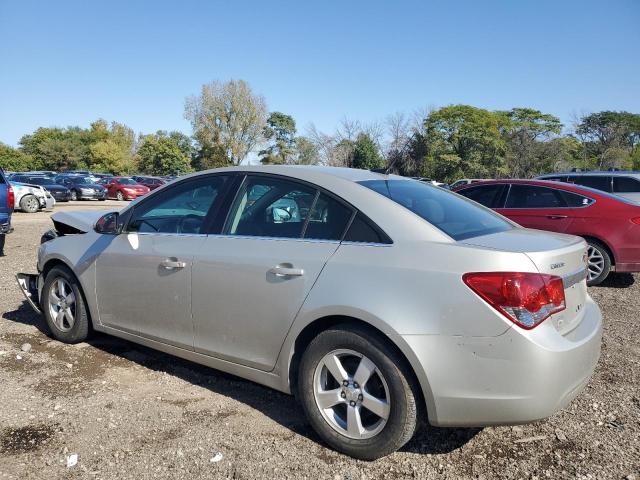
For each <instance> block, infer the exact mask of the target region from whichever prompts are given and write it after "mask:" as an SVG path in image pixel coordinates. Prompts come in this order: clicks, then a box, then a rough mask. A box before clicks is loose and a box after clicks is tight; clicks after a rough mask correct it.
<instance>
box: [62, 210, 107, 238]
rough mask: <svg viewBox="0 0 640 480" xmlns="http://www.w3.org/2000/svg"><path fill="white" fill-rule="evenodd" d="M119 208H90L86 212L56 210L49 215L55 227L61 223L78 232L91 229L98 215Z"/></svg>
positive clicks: (100, 215)
mask: <svg viewBox="0 0 640 480" xmlns="http://www.w3.org/2000/svg"><path fill="white" fill-rule="evenodd" d="M117 211H119V209H117V208H116V209H111V210H92V211H88V212H58V213H54V214H53V215H51V220H53V223H54V225H56V227H57V226H58V225H59V224H61V225H65V226H67V227H71V228H72V229H75V230H78V231H80V232H83V233H86V232H89V231H91V230H93V226H94V225H95V223H96V222H97V221H98V219H99V218H100V217H102V216H103V215H106V214H107V213H111V212H117Z"/></svg>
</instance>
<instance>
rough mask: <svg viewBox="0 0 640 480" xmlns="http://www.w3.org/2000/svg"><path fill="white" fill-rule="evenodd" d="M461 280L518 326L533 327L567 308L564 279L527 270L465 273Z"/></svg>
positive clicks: (528, 328)
mask: <svg viewBox="0 0 640 480" xmlns="http://www.w3.org/2000/svg"><path fill="white" fill-rule="evenodd" d="M462 280H463V281H464V283H466V284H467V286H468V287H469V288H471V290H473V291H474V292H475V293H477V294H478V295H479V296H480V297H481V298H482V299H484V300H485V301H486V302H487V303H488V304H489V305H491V306H492V307H493V308H495V309H496V310H498V311H499V312H500V313H501V314H503V315H504V316H505V317H507V318H508V319H509V320H511V321H512V322H513V323H515V324H516V325H518V326H520V327H522V328H524V329H527V330H530V329H532V328H534V327H536V326H538V325H539V324H540V323H542V322H543V321H544V320H545V319H546V318H548V317H549V316H551V315H553V314H554V313H557V312H561V311H562V310H564V309H565V308H566V303H565V296H564V285H563V283H562V279H561V278H560V277H557V276H555V275H546V274H541V273H524V272H478V273H465V274H464V275H463V276H462Z"/></svg>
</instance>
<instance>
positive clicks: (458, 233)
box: [359, 180, 515, 240]
mask: <svg viewBox="0 0 640 480" xmlns="http://www.w3.org/2000/svg"><path fill="white" fill-rule="evenodd" d="M359 183H360V185H363V186H365V187H367V188H369V189H371V190H373V191H375V192H378V193H379V194H381V195H384V196H385V197H387V198H390V199H391V200H393V201H394V202H396V203H398V204H400V205H402V206H403V207H405V208H407V209H409V210H411V211H412V212H413V213H415V214H416V215H418V216H420V217H422V218H423V219H425V220H426V221H427V222H429V223H431V224H432V225H433V226H435V227H437V228H438V229H440V230H442V231H443V232H444V233H446V234H447V235H449V236H450V237H451V238H453V239H454V240H465V239H467V238H472V237H479V236H481V235H489V234H491V233H497V232H504V231H507V230H511V229H513V228H515V227H514V226H513V225H512V224H511V223H509V222H508V221H506V220H505V219H503V218H502V217H500V216H499V215H497V214H495V213H493V212H491V211H490V210H487V209H485V208H483V207H481V206H479V205H477V204H476V203H474V202H472V201H471V200H467V199H465V198H462V197H460V196H458V195H455V194H453V193H450V192H448V191H447V190H443V189H441V188H438V187H433V186H431V185H427V184H425V183H422V182H417V181H413V180H366V181H363V182H359Z"/></svg>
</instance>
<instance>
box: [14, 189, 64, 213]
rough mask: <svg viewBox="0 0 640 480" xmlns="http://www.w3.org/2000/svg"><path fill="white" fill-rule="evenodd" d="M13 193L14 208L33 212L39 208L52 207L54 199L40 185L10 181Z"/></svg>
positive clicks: (54, 202)
mask: <svg viewBox="0 0 640 480" xmlns="http://www.w3.org/2000/svg"><path fill="white" fill-rule="evenodd" d="M10 183H11V186H12V187H13V191H14V194H15V205H16V210H21V211H23V212H26V213H35V212H37V211H38V210H41V209H43V208H44V209H47V210H50V209H52V208H53V207H54V206H55V204H56V201H55V199H54V198H53V196H51V194H50V193H49V192H48V191H47V190H46V189H45V188H44V187H42V186H40V185H30V184H26V183H19V182H10Z"/></svg>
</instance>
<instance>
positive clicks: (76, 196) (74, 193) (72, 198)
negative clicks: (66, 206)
mask: <svg viewBox="0 0 640 480" xmlns="http://www.w3.org/2000/svg"><path fill="white" fill-rule="evenodd" d="M70 196H71V200H73V201H74V202H75V201H76V200H78V192H76V191H75V190H71V195H70Z"/></svg>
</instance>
